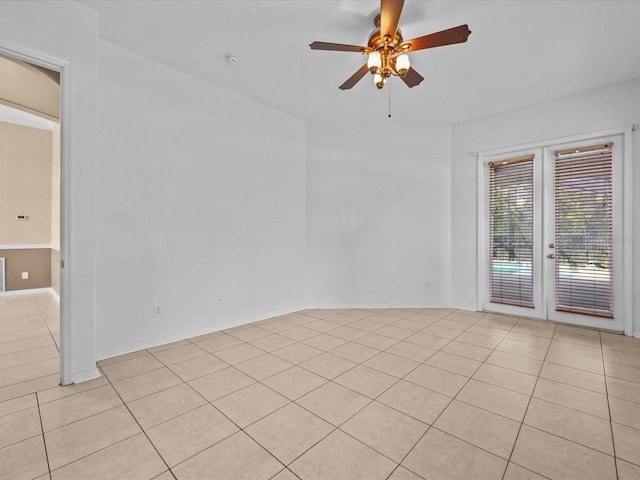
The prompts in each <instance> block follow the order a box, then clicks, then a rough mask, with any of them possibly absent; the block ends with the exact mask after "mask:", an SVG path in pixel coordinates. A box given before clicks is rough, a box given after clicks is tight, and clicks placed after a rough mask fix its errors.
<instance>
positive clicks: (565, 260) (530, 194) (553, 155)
mask: <svg viewBox="0 0 640 480" xmlns="http://www.w3.org/2000/svg"><path fill="white" fill-rule="evenodd" d="M627 135H630V129H629V131H628V133H626V132H625V131H618V132H613V131H612V132H602V133H601V134H593V135H585V136H580V137H574V138H569V139H565V140H557V141H551V142H542V143H538V144H532V145H526V146H522V147H517V148H514V149H504V150H500V151H492V152H486V153H483V154H482V155H479V180H480V184H479V198H478V204H479V207H478V216H479V222H478V225H479V228H478V239H479V242H478V244H479V250H478V258H479V262H478V285H479V287H478V304H479V309H480V310H483V311H491V312H497V313H504V314H509V315H517V316H521V317H532V318H537V319H543V320H552V321H556V322H561V323H567V324H573V325H579V326H583V327H592V328H598V329H602V330H611V331H619V332H622V331H626V332H630V330H631V321H630V320H631V317H630V316H629V317H628V316H627V315H628V312H629V311H630V308H631V307H630V305H631V300H632V299H631V296H632V295H631V294H630V288H631V285H630V280H629V279H630V272H629V270H630V268H631V265H632V262H631V252H630V248H628V246H627V245H626V242H624V241H622V239H624V237H625V236H624V233H625V231H630V226H629V224H628V221H627V217H628V215H627V213H628V209H629V208H630V207H631V203H629V204H628V205H627V206H626V208H625V201H626V197H625V169H627V171H629V170H630V166H629V165H628V162H629V158H628V157H629V155H625V150H626V149H628V148H629V147H628V144H627V142H628V136H627ZM625 259H626V260H625ZM625 267H626V271H625Z"/></svg>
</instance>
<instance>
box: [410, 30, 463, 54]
mask: <svg viewBox="0 0 640 480" xmlns="http://www.w3.org/2000/svg"><path fill="white" fill-rule="evenodd" d="M469 34H471V30H469V26H468V25H459V26H457V27H453V28H450V29H448V30H442V31H441V32H436V33H430V34H429V35H424V36H423V37H418V38H412V39H411V40H407V41H406V42H403V43H402V44H401V45H400V47H401V48H402V47H403V46H405V45H410V48H409V50H408V51H410V52H415V51H416V50H424V49H425V48H434V47H443V46H444V45H453V44H454V43H464V42H466V41H467V38H469Z"/></svg>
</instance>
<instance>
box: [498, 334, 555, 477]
mask: <svg viewBox="0 0 640 480" xmlns="http://www.w3.org/2000/svg"><path fill="white" fill-rule="evenodd" d="M556 329H557V324H554V327H553V332H554V334H555V331H556ZM551 341H553V335H552V336H551ZM550 349H551V342H549V346H548V347H547V352H546V353H545V356H544V358H543V359H542V363H541V365H540V370H539V371H538V374H537V375H536V382H535V384H534V386H533V390H531V395H529V401H528V402H527V408H525V411H524V414H523V416H522V421H521V422H520V427H519V428H518V433H517V434H516V438H515V440H514V442H513V447H511V453H510V454H509V458H508V460H507V465H506V467H505V471H504V473H503V475H502V478H503V479H504V476H505V475H506V474H507V468H508V467H509V463H511V458H512V457H513V452H514V451H515V449H516V444H517V443H518V439H519V438H520V432H522V426H523V425H524V424H525V423H524V421H525V418H526V417H527V412H528V411H529V406H530V405H531V400H532V399H533V395H534V393H535V391H536V387H537V386H538V380H540V373H541V372H542V369H543V367H544V362H545V360H546V358H547V355H549V350H550ZM516 465H518V466H521V465H519V464H516ZM522 468H525V469H527V468H526V467H522ZM527 470H528V469H527ZM535 473H538V472H535Z"/></svg>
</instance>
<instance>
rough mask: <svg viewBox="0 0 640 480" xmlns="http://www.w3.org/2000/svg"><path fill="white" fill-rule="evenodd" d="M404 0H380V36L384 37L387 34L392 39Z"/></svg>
mask: <svg viewBox="0 0 640 480" xmlns="http://www.w3.org/2000/svg"><path fill="white" fill-rule="evenodd" d="M403 6H404V0H380V36H381V37H382V38H383V39H384V37H386V36H387V35H389V37H390V38H391V40H393V39H394V38H395V37H396V32H397V31H398V22H399V21H400V14H401V13H402V7H403Z"/></svg>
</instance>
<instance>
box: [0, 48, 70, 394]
mask: <svg viewBox="0 0 640 480" xmlns="http://www.w3.org/2000/svg"><path fill="white" fill-rule="evenodd" d="M0 54H2V55H5V56H9V57H13V58H16V59H18V60H22V61H24V62H28V63H31V64H34V65H38V66H40V67H44V68H48V69H49V70H54V71H56V72H60V205H61V208H60V246H61V249H60V260H61V261H63V260H65V259H66V258H67V257H68V253H69V251H70V245H69V240H70V238H71V236H70V234H69V228H70V225H69V219H70V218H71V215H70V211H71V206H70V202H69V201H68V200H67V199H69V198H70V194H71V191H70V190H71V185H70V182H68V181H67V172H68V171H70V170H71V164H70V152H69V145H70V143H71V142H70V140H71V132H70V131H69V128H67V125H70V124H71V123H70V121H69V119H70V116H71V111H72V108H71V86H70V83H71V82H70V79H71V75H70V70H71V64H70V63H69V62H67V61H65V60H62V59H60V58H56V57H53V56H51V55H47V54H44V53H42V52H40V51H36V50H32V49H31V48H28V47H25V46H24V45H17V44H15V43H14V42H13V41H11V40H7V39H6V38H4V37H1V38H0ZM66 272H67V269H64V268H61V269H60V292H61V297H62V299H61V302H60V383H61V384H62V385H68V384H71V383H74V382H75V379H74V378H73V377H74V375H73V365H72V359H73V347H74V345H73V342H72V341H71V339H72V338H73V335H72V332H71V330H72V328H73V325H74V322H73V319H72V318H71V317H72V311H71V309H70V308H69V305H70V304H71V303H72V302H71V301H70V298H69V297H71V295H72V291H71V289H70V288H69V287H70V285H71V283H72V282H71V278H69V277H70V275H67V273H66Z"/></svg>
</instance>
